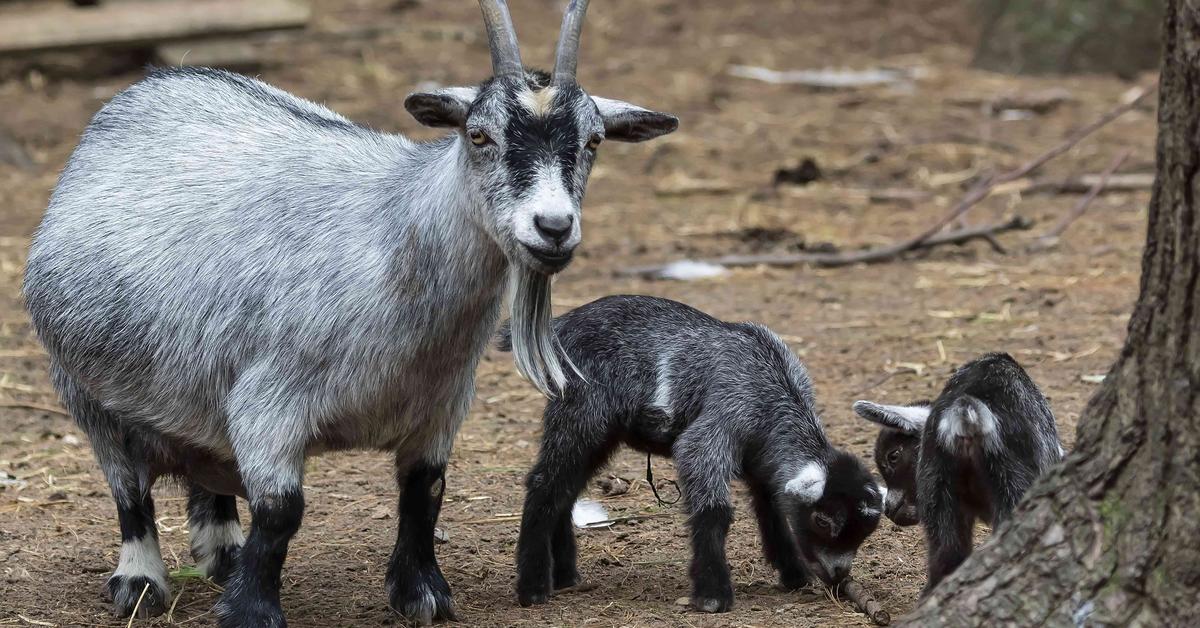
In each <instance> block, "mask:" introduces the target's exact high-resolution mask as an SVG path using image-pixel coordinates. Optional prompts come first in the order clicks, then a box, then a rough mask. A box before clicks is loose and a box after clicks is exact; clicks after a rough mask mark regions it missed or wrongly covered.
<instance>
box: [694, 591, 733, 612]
mask: <svg viewBox="0 0 1200 628" xmlns="http://www.w3.org/2000/svg"><path fill="white" fill-rule="evenodd" d="M692 608H694V609H696V610H698V611H700V612H702V613H727V612H729V611H731V610H733V596H732V595H730V596H729V597H696V596H693V597H692Z"/></svg>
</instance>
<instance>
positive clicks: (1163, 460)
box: [903, 0, 1200, 627]
mask: <svg viewBox="0 0 1200 628" xmlns="http://www.w3.org/2000/svg"><path fill="white" fill-rule="evenodd" d="M1165 23H1166V28H1165V30H1164V31H1163V37H1164V40H1165V51H1164V56H1163V67H1162V75H1161V78H1160V82H1161V83H1160V84H1161V87H1160V91H1159V98H1160V101H1159V115H1158V122H1159V133H1158V147H1157V152H1158V176H1157V180H1156V182H1155V187H1154V194H1153V197H1152V199H1151V201H1150V210H1149V214H1150V224H1149V228H1148V233H1147V236H1146V249H1145V252H1144V254H1143V258H1142V277H1141V292H1140V295H1139V298H1138V302H1137V305H1136V306H1135V308H1134V312H1133V315H1132V317H1131V318H1130V321H1129V330H1128V332H1129V335H1128V338H1127V339H1126V342H1125V347H1124V349H1123V350H1122V351H1121V354H1120V357H1118V358H1117V362H1116V364H1114V365H1113V367H1112V369H1111V371H1110V372H1109V374H1108V377H1106V378H1105V381H1104V383H1103V385H1102V386H1101V388H1100V390H1099V392H1098V393H1097V394H1096V396H1095V397H1094V398H1093V399H1092V400H1091V402H1090V403H1089V404H1088V406H1087V408H1086V410H1085V411H1084V416H1083V418H1082V419H1081V420H1080V423H1079V430H1078V438H1077V445H1076V448H1075V450H1074V452H1072V453H1071V454H1070V456H1069V457H1068V458H1067V460H1066V461H1065V462H1064V463H1063V464H1061V465H1059V466H1058V467H1057V468H1055V469H1054V470H1052V471H1051V472H1050V473H1048V474H1047V476H1046V477H1044V478H1042V480H1040V481H1039V482H1038V483H1037V484H1036V485H1035V486H1034V487H1033V488H1032V489H1030V491H1029V494H1028V495H1027V496H1026V499H1025V501H1024V502H1023V503H1022V504H1021V506H1020V507H1019V508H1018V509H1017V512H1016V513H1015V514H1014V515H1013V517H1012V519H1011V520H1010V521H1009V522H1008V523H1007V524H1005V525H1004V526H1001V527H1000V529H999V530H997V531H996V532H995V535H994V538H993V539H991V540H990V541H989V542H988V543H987V544H985V546H984V547H982V548H980V550H979V551H977V552H976V553H975V554H974V555H973V556H971V558H970V559H968V561H967V562H965V563H964V564H963V565H962V566H961V567H960V568H959V569H958V571H957V572H955V573H954V574H953V575H952V576H951V577H950V578H947V579H946V580H945V581H943V583H942V584H941V585H940V586H939V587H938V588H937V589H935V590H934V591H933V592H932V593H931V594H930V596H929V597H928V598H927V599H926V600H925V601H924V602H922V603H921V604H920V605H919V606H918V607H917V609H916V610H914V611H913V613H912V614H910V615H909V616H908V617H906V618H905V619H904V622H903V623H904V624H905V625H911V626H922V627H924V626H971V625H987V626H995V625H1006V624H1016V625H1022V626H1026V625H1052V626H1060V625H1075V626H1081V625H1087V626H1104V625H1117V626H1126V625H1141V626H1195V625H1200V295H1198V294H1197V292H1198V290H1200V284H1198V281H1200V207H1198V205H1200V194H1198V193H1200V175H1198V171H1200V0H1168V2H1167V3H1166V16H1165Z"/></svg>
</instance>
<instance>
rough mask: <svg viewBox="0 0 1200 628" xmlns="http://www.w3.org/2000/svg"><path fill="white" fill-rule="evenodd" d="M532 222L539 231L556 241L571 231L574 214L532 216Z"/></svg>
mask: <svg viewBox="0 0 1200 628" xmlns="http://www.w3.org/2000/svg"><path fill="white" fill-rule="evenodd" d="M533 224H534V226H535V227H537V230H538V232H539V233H541V234H542V235H543V236H545V237H546V238H548V239H550V240H553V241H554V242H556V243H557V242H560V241H562V240H563V239H564V238H566V237H567V234H569V233H571V227H572V226H573V225H574V224H575V216H574V215H572V214H553V215H550V216H534V217H533Z"/></svg>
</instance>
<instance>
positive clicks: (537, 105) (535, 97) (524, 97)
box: [517, 87, 557, 118]
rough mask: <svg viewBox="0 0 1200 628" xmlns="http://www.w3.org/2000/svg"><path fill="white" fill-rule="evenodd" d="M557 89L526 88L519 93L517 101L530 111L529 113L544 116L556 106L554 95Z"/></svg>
mask: <svg viewBox="0 0 1200 628" xmlns="http://www.w3.org/2000/svg"><path fill="white" fill-rule="evenodd" d="M556 92H557V89H556V88H554V87H547V88H545V89H539V90H536V91H534V90H532V89H524V90H521V91H520V92H518V93H517V102H518V103H520V104H521V106H522V107H524V108H525V110H526V111H528V112H529V115H532V116H536V117H539V118H540V117H542V116H544V115H546V114H548V113H550V111H551V110H552V109H553V108H554V95H555V93H556Z"/></svg>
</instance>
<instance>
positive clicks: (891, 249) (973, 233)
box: [618, 216, 1033, 277]
mask: <svg viewBox="0 0 1200 628" xmlns="http://www.w3.org/2000/svg"><path fill="white" fill-rule="evenodd" d="M1031 226H1033V223H1032V222H1031V221H1030V220H1028V219H1026V218H1023V217H1021V216H1013V217H1012V218H1011V219H1009V220H1008V221H1006V222H1001V223H997V224H992V225H981V226H978V227H967V228H965V229H957V230H954V231H947V232H945V233H937V234H934V235H932V236H930V237H928V238H926V239H925V240H923V241H922V242H920V243H918V244H916V245H914V246H912V247H910V248H905V249H903V250H901V249H900V248H898V247H897V246H895V245H893V246H887V247H879V248H875V249H866V250H863V251H861V252H859V253H848V254H840V253H833V254H829V253H795V254H790V255H725V256H722V257H716V258H712V259H706V260H699V261H701V262H703V263H708V264H719V265H721V266H726V267H738V266H758V265H759V264H766V265H768V266H780V267H788V266H798V265H800V264H815V265H817V266H844V265H846V264H851V263H859V262H862V263H867V264H872V263H879V262H885V261H888V260H890V259H892V258H895V257H897V256H899V255H900V254H901V253H903V252H905V251H910V250H917V249H930V248H933V247H936V246H942V245H945V244H965V243H967V242H970V241H972V240H984V241H986V242H987V243H988V244H989V245H991V247H992V248H993V249H996V248H997V247H998V246H999V243H998V242H996V238H995V235H996V234H997V233H1004V232H1006V231H1023V230H1025V229H1028V228H1030V227H1031ZM997 252H1000V253H1003V252H1004V247H999V249H998V250H997ZM666 267H667V266H666V265H656V266H638V267H634V268H625V269H622V270H620V271H618V274H619V275H625V276H637V277H655V276H657V275H658V274H659V273H660V272H662V271H663V269H665V268H666Z"/></svg>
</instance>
